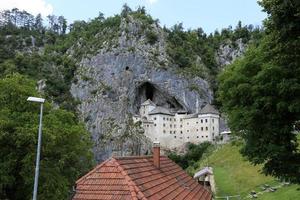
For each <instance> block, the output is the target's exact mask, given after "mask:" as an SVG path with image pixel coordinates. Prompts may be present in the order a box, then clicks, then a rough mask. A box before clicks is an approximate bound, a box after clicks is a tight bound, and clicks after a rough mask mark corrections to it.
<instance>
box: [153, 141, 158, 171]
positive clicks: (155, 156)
mask: <svg viewBox="0 0 300 200" xmlns="http://www.w3.org/2000/svg"><path fill="white" fill-rule="evenodd" d="M153 164H154V166H155V167H156V168H158V169H159V168H160V144H159V142H158V141H155V142H153Z"/></svg>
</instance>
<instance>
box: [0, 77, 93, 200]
mask: <svg viewBox="0 0 300 200" xmlns="http://www.w3.org/2000/svg"><path fill="white" fill-rule="evenodd" d="M28 96H38V94H37V92H36V91H35V84H34V82H33V81H32V80H29V79H27V78H26V77H24V76H21V75H18V74H14V75H11V76H8V77H6V78H4V79H0V199H15V200H17V199H30V198H31V195H32V188H33V181H34V165H35V156H36V155H35V154H36V145H37V130H38V117H39V115H38V114H39V104H36V103H31V102H27V101H26V99H27V97H28ZM40 164H41V166H40V177H39V190H38V191H39V192H38V198H39V199H67V198H68V197H69V196H70V192H71V188H72V186H73V184H74V182H75V180H76V179H77V178H79V177H80V176H81V175H83V174H84V173H85V172H87V171H88V170H89V169H90V168H91V166H92V153H91V142H90V138H89V134H88V133H87V131H86V130H85V128H84V125H83V124H80V123H78V121H77V120H76V118H75V116H74V115H73V114H72V113H70V112H68V111H65V110H62V109H53V108H52V106H51V105H50V104H49V103H45V108H44V115H43V137H42V150H41V163H40Z"/></svg>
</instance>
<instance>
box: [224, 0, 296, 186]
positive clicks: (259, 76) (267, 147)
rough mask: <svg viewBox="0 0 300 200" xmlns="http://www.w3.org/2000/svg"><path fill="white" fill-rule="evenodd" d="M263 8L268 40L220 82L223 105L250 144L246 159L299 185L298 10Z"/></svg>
mask: <svg viewBox="0 0 300 200" xmlns="http://www.w3.org/2000/svg"><path fill="white" fill-rule="evenodd" d="M261 5H263V6H264V7H265V10H266V11H267V12H268V13H270V14H271V15H270V17H269V18H268V19H267V20H266V22H265V23H266V27H267V29H266V35H265V36H264V38H263V39H262V41H261V42H260V44H259V45H256V46H255V45H253V46H252V47H251V48H249V50H248V52H247V53H246V55H245V56H244V58H242V59H240V60H237V61H236V62H235V63H233V64H232V65H231V66H230V67H229V68H227V69H226V70H225V71H224V73H223V74H222V75H221V76H220V78H219V81H220V87H219V92H218V100H219V101H220V102H221V103H222V107H223V110H224V111H225V112H226V113H227V115H228V118H229V124H230V127H231V129H232V130H233V131H235V132H237V133H239V135H241V136H242V137H243V138H244V139H245V142H246V144H245V146H244V148H243V149H242V153H243V155H245V156H247V158H248V159H249V160H250V161H251V162H252V163H254V164H264V168H263V170H264V172H265V173H266V174H270V175H273V176H276V177H279V178H286V179H289V180H291V181H295V182H300V164H299V163H300V152H299V151H297V146H298V143H297V139H296V135H295V134H294V133H293V126H294V125H295V124H296V123H297V121H299V119H300V104H299V99H300V96H299V95H300V68H299V66H300V59H299V54H300V49H299V46H300V39H299V30H300V26H299V23H298V22H299V13H300V12H299V5H298V4H297V3H296V1H289V3H287V4H286V3H284V2H282V1H278V0H264V1H262V2H261ZM284 11H285V12H284ZM283 13H285V14H283ZM281 14H283V15H281ZM297 32H298V34H295V33H297Z"/></svg>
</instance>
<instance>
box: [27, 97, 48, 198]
mask: <svg viewBox="0 0 300 200" xmlns="http://www.w3.org/2000/svg"><path fill="white" fill-rule="evenodd" d="M27 101H31V102H36V103H40V104H41V111H40V124H39V136H38V146H37V153H36V163H35V176H34V187H33V197H32V200H36V196H37V189H38V184H39V171H40V152H41V142H42V119H43V105H44V102H45V99H43V98H38V97H28V98H27Z"/></svg>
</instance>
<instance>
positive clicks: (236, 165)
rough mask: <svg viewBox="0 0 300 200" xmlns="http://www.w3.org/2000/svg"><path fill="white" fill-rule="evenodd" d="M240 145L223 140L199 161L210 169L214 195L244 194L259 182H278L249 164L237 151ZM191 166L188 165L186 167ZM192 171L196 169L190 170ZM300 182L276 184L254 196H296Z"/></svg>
mask: <svg viewBox="0 0 300 200" xmlns="http://www.w3.org/2000/svg"><path fill="white" fill-rule="evenodd" d="M239 149H240V146H236V145H232V144H226V145H223V146H222V147H221V148H219V149H217V150H215V151H214V152H213V153H211V154H210V156H208V157H207V158H204V159H203V160H201V161H199V166H201V167H199V168H198V170H199V169H201V168H202V167H204V166H206V165H207V163H208V165H210V166H212V167H213V169H214V176H215V182H216V188H217V193H216V196H227V195H237V194H240V195H241V196H242V197H246V196H247V195H248V194H249V192H250V191H252V190H255V191H256V192H260V191H261V188H260V186H262V185H263V184H268V185H270V186H277V185H279V184H280V183H279V182H278V181H277V180H276V179H274V178H273V177H270V176H265V175H263V174H261V173H260V171H261V166H260V165H258V166H253V165H251V164H250V163H249V162H248V161H246V160H245V159H244V158H243V157H242V156H241V154H240V153H239ZM190 170H191V169H190ZM193 171H194V172H195V171H196V170H193ZM297 188H300V185H289V186H285V187H283V188H279V189H278V190H277V191H276V192H274V193H269V192H268V193H264V194H262V195H259V198H258V199H266V200H269V199H272V200H285V199H297V198H298V199H299V200H300V191H298V190H297Z"/></svg>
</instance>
